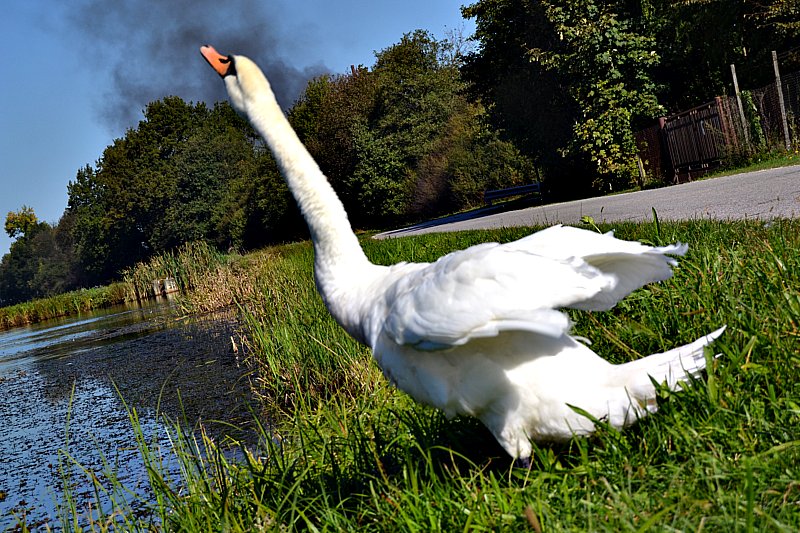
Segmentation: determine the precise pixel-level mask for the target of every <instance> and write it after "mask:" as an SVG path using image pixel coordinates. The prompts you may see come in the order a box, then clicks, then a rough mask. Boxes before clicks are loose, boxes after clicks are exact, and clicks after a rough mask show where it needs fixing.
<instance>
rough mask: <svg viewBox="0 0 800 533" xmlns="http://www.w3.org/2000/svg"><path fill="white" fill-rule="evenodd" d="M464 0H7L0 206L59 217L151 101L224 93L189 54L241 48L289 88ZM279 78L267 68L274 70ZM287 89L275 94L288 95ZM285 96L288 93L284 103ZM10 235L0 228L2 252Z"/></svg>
mask: <svg viewBox="0 0 800 533" xmlns="http://www.w3.org/2000/svg"><path fill="white" fill-rule="evenodd" d="M465 3H469V2H466V1H461V0H398V1H395V0H388V1H381V0H377V1H376V0H372V1H369V0H260V1H259V0H235V1H218V2H211V1H209V0H191V1H190V0H172V1H161V2H158V1H145V0H134V1H130V0H129V1H122V0H116V1H114V2H106V1H105V0H82V1H71V2H60V1H58V0H7V1H6V2H4V3H3V16H2V17H0V43H2V50H3V61H2V72H3V73H2V76H0V102H2V105H0V216H2V220H3V221H5V216H6V213H8V212H9V211H16V210H18V209H19V208H20V207H22V206H23V205H27V206H30V207H32V208H33V209H34V211H35V212H36V214H37V216H38V217H39V219H40V220H44V221H47V222H51V223H56V222H57V221H58V219H59V218H60V216H61V214H62V213H63V211H64V208H65V207H66V205H67V183H68V182H69V181H70V180H73V179H74V178H75V174H76V172H77V170H78V169H79V168H82V167H83V166H85V165H87V164H89V165H94V164H95V163H96V161H97V160H98V159H99V158H100V156H101V155H102V153H103V149H104V148H105V147H106V146H108V145H109V144H111V142H112V141H113V139H114V138H117V137H121V136H123V135H124V133H125V130H126V129H127V128H128V127H135V126H136V123H137V122H138V120H139V119H140V118H141V110H142V109H143V108H144V106H145V105H146V104H147V102H149V101H152V100H155V99H157V98H160V97H163V96H167V95H170V94H175V95H177V96H180V97H182V98H184V99H185V100H188V101H198V100H206V101H216V100H221V99H223V98H224V94H223V92H222V84H221V83H218V80H217V79H215V77H214V76H213V75H212V73H211V72H210V71H209V70H208V69H207V67H206V65H205V64H204V63H203V60H202V58H201V56H200V54H199V52H198V48H199V46H200V45H202V44H206V43H208V44H213V45H214V46H215V47H216V48H217V49H218V50H219V51H221V52H230V53H241V54H244V55H249V56H250V57H252V58H253V59H255V60H257V61H258V62H259V63H260V64H262V66H265V68H266V69H267V71H268V73H269V75H270V78H271V79H272V78H280V79H283V82H280V81H279V82H278V85H281V86H282V89H279V88H278V87H276V92H279V98H280V97H281V95H280V92H283V93H284V94H286V95H290V94H293V93H296V92H297V91H298V90H299V89H298V87H302V85H303V83H304V81H305V79H307V78H308V77H310V76H313V75H315V74H319V73H321V72H324V71H327V72H335V73H344V72H347V71H348V70H349V67H350V65H351V64H355V65H359V64H362V65H366V66H372V64H373V63H374V52H375V51H378V50H382V49H384V48H386V47H387V46H390V45H391V44H393V43H396V42H397V41H399V40H400V38H401V37H402V35H403V34H404V33H407V32H410V31H413V30H415V29H425V30H428V31H430V32H431V33H432V34H433V35H434V36H436V37H437V38H445V37H447V36H448V32H452V31H454V30H459V29H460V30H461V31H462V32H463V34H464V35H470V34H471V33H472V31H473V29H474V24H473V23H472V21H465V20H463V19H462V18H461V12H460V6H461V5H463V4H465ZM273 85H275V80H273ZM287 99H290V97H289V96H284V100H287ZM290 103H291V102H283V104H284V105H285V106H288V105H289V104H290ZM10 244H11V239H9V238H8V236H7V235H6V234H5V232H2V234H0V255H2V254H5V253H7V252H8V248H9V246H10Z"/></svg>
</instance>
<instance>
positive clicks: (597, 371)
mask: <svg viewBox="0 0 800 533" xmlns="http://www.w3.org/2000/svg"><path fill="white" fill-rule="evenodd" d="M202 53H203V55H204V57H205V58H206V60H208V62H209V63H210V64H211V65H212V66H213V67H214V68H215V70H217V72H218V73H219V74H220V75H221V76H222V77H223V79H224V81H225V85H226V87H227V89H228V93H229V95H230V97H231V101H232V103H233V105H234V107H235V108H236V109H237V110H239V111H240V112H243V113H244V114H245V115H246V116H247V117H248V118H249V120H250V122H251V123H252V124H253V126H254V127H255V128H256V130H258V132H259V133H260V134H261V135H262V136H263V137H264V139H265V140H266V142H267V144H268V145H269V147H270V149H271V150H272V152H273V154H274V156H275V159H276V160H277V162H278V164H279V166H280V168H281V170H282V172H283V175H284V177H285V179H286V181H287V183H288V185H289V188H290V190H291V191H292V194H293V195H294V197H295V199H296V200H297V203H298V205H299V206H300V209H301V211H302V213H303V216H304V217H305V219H306V222H307V223H308V226H309V229H310V232H311V238H312V241H313V243H314V251H315V260H314V268H315V280H316V284H317V288H318V290H319V292H320V294H321V295H322V298H323V300H324V302H325V304H326V306H327V307H328V309H329V310H330V312H331V314H332V315H333V317H334V318H335V319H336V320H337V321H338V322H339V324H341V325H342V327H343V328H344V329H345V330H346V331H347V332H348V333H349V334H350V335H352V336H353V337H355V338H356V339H358V340H359V341H361V342H362V343H364V344H366V345H367V346H369V347H370V348H371V349H372V352H373V355H374V357H375V359H376V361H377V362H378V364H379V365H380V367H381V368H382V370H383V372H384V374H385V375H386V377H387V378H389V379H390V380H391V381H392V382H394V383H395V384H396V385H397V386H398V387H399V388H400V389H402V390H403V391H405V392H407V393H408V394H410V395H411V396H412V397H413V398H414V399H416V400H417V401H420V402H424V403H426V404H429V405H432V406H435V407H437V408H439V409H441V410H443V411H444V412H445V413H446V414H447V415H448V416H453V415H457V414H468V415H472V416H475V417H477V418H479V419H480V420H481V421H482V422H483V423H484V424H485V425H486V426H487V427H488V428H489V430H490V431H491V432H492V433H493V434H494V436H495V437H496V438H497V440H498V441H499V442H500V444H501V445H502V446H503V447H504V448H505V450H506V451H507V452H508V453H509V454H510V455H511V456H512V457H515V458H521V459H523V460H524V459H526V458H528V457H529V456H530V454H531V450H532V448H531V444H530V441H531V440H565V439H569V438H571V437H572V436H573V435H585V434H589V433H591V432H592V431H594V424H593V423H592V421H591V420H590V419H589V418H587V417H586V416H583V415H581V414H579V413H578V412H576V410H575V409H573V408H572V407H571V406H576V407H579V408H581V409H583V410H585V411H586V412H588V413H589V414H591V415H592V416H593V417H594V418H596V419H603V420H607V422H608V423H609V424H611V425H612V426H614V427H617V428H621V427H624V426H627V425H629V424H631V423H633V422H635V421H636V420H637V419H638V418H639V417H642V416H645V415H646V414H647V413H649V412H653V411H655V409H656V401H655V396H656V395H655V387H654V386H653V383H652V381H651V377H652V378H653V379H655V381H656V382H666V383H667V385H668V386H670V387H673V388H675V387H677V386H679V382H680V381H683V380H686V379H687V378H688V376H693V375H696V374H697V373H699V372H700V371H702V370H703V368H704V367H705V358H704V354H703V349H704V347H705V346H706V345H708V344H709V343H711V342H712V341H713V340H714V339H715V338H716V337H718V336H719V335H720V334H721V332H722V329H720V330H717V331H715V332H713V333H711V334H710V335H707V336H705V337H703V338H701V339H699V340H697V341H695V342H694V343H692V344H689V345H686V346H683V347H680V348H677V349H674V350H671V351H668V352H666V353H663V354H655V355H651V356H649V357H646V358H644V359H641V360H637V361H633V362H630V363H626V364H622V365H612V364H610V363H608V362H607V361H605V360H604V359H602V358H600V357H599V356H597V355H596V354H595V353H594V352H593V351H592V350H590V349H589V348H588V347H587V346H585V345H584V344H582V343H580V342H578V341H577V340H575V339H574V338H573V337H571V336H570V335H569V329H570V322H569V319H568V318H567V316H566V315H565V314H564V313H563V312H561V311H559V310H558V309H560V308H563V307H571V308H576V309H584V310H605V309H609V308H611V307H613V306H614V305H615V304H616V302H618V301H619V300H620V299H622V298H624V297H625V296H626V295H627V294H629V293H630V292H631V291H633V290H635V289H637V288H639V287H641V286H642V285H645V284H647V283H651V282H655V281H661V280H664V279H667V278H669V277H670V276H671V275H672V269H671V267H672V266H674V265H675V261H674V260H673V259H671V258H670V257H669V255H683V254H684V253H685V252H686V249H687V247H686V246H685V245H680V244H678V245H671V246H664V247H650V246H645V245H643V244H640V243H636V242H629V241H622V240H619V239H616V238H614V237H613V236H612V235H611V234H605V235H601V234H598V233H595V232H590V231H586V230H581V229H576V228H570V227H562V226H554V227H552V228H548V229H546V230H543V231H540V232H537V233H534V234H532V235H529V236H528V237H525V238H523V239H520V240H518V241H515V242H511V243H508V244H502V245H501V244H497V243H487V244H480V245H477V246H473V247H470V248H467V249H465V250H461V251H458V252H454V253H451V254H449V255H446V256H444V257H442V258H440V259H439V260H438V261H436V262H434V263H430V264H427V263H425V264H419V263H400V264H397V265H393V266H389V267H387V266H379V265H374V264H372V263H370V262H369V260H368V259H367V257H366V256H365V255H364V253H363V251H362V250H361V247H360V245H359V243H358V240H357V238H356V237H355V235H354V233H353V231H352V229H351V227H350V223H349V221H348V218H347V214H346V213H345V210H344V207H343V206H342V203H341V202H340V201H339V199H338V197H337V196H336V193H335V192H334V191H333V189H332V188H331V186H330V184H329V183H328V181H327V179H326V178H325V176H324V175H323V174H322V172H321V171H320V169H319V167H318V166H317V164H316V162H315V161H314V160H313V158H312V157H311V155H310V154H309V153H308V152H307V150H306V149H305V147H304V146H303V145H302V143H301V142H300V140H299V139H298V137H297V135H296V134H295V132H294V131H293V130H292V128H291V126H290V124H289V123H288V121H287V120H286V118H285V117H284V115H283V112H282V111H281V109H280V107H279V106H278V105H277V103H276V101H275V97H274V96H273V93H272V90H271V89H270V86H269V83H268V82H267V80H266V78H265V77H264V75H263V73H262V72H261V71H260V70H259V68H258V67H257V66H256V65H255V64H254V63H253V62H252V61H250V60H249V59H247V58H246V57H242V56H227V57H225V56H221V55H219V54H218V53H217V52H216V51H214V49H213V48H211V47H203V49H202Z"/></svg>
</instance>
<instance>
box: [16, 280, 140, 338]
mask: <svg viewBox="0 0 800 533" xmlns="http://www.w3.org/2000/svg"><path fill="white" fill-rule="evenodd" d="M128 299H129V286H128V285H127V284H126V283H112V284H111V285H106V286H104V287H94V288H91V289H81V290H78V291H72V292H67V293H64V294H59V295H57V296H53V297H51V298H41V299H38V300H31V301H30V302H23V303H20V304H16V305H11V306H8V307H0V330H5V329H10V328H15V327H19V326H25V325H28V324H35V323H37V322H42V321H44V320H50V319H52V318H60V317H63V316H69V315H75V314H79V313H86V312H89V311H91V310H93V309H101V308H105V307H111V306H112V305H117V304H121V303H124V302H125V301H127V300H128Z"/></svg>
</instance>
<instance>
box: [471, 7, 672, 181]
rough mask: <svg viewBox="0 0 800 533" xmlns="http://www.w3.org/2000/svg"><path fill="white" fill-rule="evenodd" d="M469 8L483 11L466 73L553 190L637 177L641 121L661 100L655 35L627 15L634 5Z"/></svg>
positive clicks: (479, 13) (478, 16) (476, 15)
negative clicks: (636, 135)
mask: <svg viewBox="0 0 800 533" xmlns="http://www.w3.org/2000/svg"><path fill="white" fill-rule="evenodd" d="M463 13H464V15H465V16H466V17H469V18H475V19H476V28H477V30H476V35H475V38H476V40H477V41H478V42H479V45H480V46H479V48H478V50H477V51H476V52H473V53H472V54H471V55H469V56H468V57H467V60H466V64H465V66H464V69H463V70H464V73H465V76H466V77H467V79H469V80H470V81H471V82H473V84H474V89H475V91H476V96H478V97H480V98H482V99H483V100H484V101H486V102H488V103H490V111H491V114H492V117H493V119H494V122H495V123H496V124H497V125H499V126H500V127H502V128H504V129H506V130H507V131H508V134H509V135H510V137H511V138H512V139H514V140H515V141H516V142H517V143H518V144H519V146H520V148H521V149H522V150H523V151H525V152H526V153H529V154H530V155H532V156H533V157H535V158H536V160H537V161H538V162H539V163H540V164H541V165H542V166H543V167H544V170H545V173H546V175H547V177H548V178H549V181H550V186H551V188H553V189H555V190H556V191H557V192H561V193H562V194H575V193H576V192H578V193H581V192H582V193H583V194H585V193H587V192H588V187H589V186H592V187H593V188H594V189H598V188H603V187H605V188H606V189H607V187H608V186H609V185H612V186H614V187H618V186H625V185H627V184H628V182H629V181H630V179H631V176H632V171H633V169H634V168H635V154H636V150H635V145H634V142H633V136H632V132H631V128H632V123H633V122H634V121H635V120H636V119H637V118H638V117H641V116H653V115H654V114H655V113H657V112H658V111H659V107H658V105H657V101H656V98H655V95H654V91H655V85H654V83H653V82H652V81H651V78H650V75H649V71H650V69H651V68H652V67H653V66H654V64H655V63H656V61H657V55H656V54H654V52H653V44H654V43H653V42H652V39H651V38H649V37H648V36H646V35H643V34H641V33H639V32H638V31H637V30H636V27H635V25H634V24H633V23H632V22H631V21H630V20H629V19H628V18H626V17H628V16H629V12H628V10H627V6H626V5H625V3H624V2H611V3H599V2H596V1H595V0H558V1H546V0H525V1H511V0H481V1H479V2H477V3H475V4H473V5H470V6H468V7H466V8H464V10H463ZM579 176H581V177H583V176H588V177H590V178H591V179H588V180H587V179H585V178H583V179H581V178H579Z"/></svg>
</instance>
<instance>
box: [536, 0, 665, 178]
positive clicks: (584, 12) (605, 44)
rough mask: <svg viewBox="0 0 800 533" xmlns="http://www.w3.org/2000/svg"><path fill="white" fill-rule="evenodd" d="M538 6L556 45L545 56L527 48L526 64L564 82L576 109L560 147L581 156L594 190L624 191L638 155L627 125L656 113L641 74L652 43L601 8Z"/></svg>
mask: <svg viewBox="0 0 800 533" xmlns="http://www.w3.org/2000/svg"><path fill="white" fill-rule="evenodd" d="M543 3H544V4H545V13H546V15H547V18H548V20H549V21H550V23H551V24H552V25H553V29H554V31H555V32H556V33H557V34H558V36H559V41H560V42H559V45H558V47H556V48H554V49H551V50H544V49H539V48H535V49H532V50H531V51H530V55H531V60H532V61H534V62H538V63H540V64H541V65H543V66H544V67H545V68H546V69H548V70H554V71H556V72H557V73H558V76H559V78H561V79H563V80H568V81H567V84H568V85H569V87H570V94H571V95H572V97H573V98H574V99H575V102H576V104H577V107H578V108H579V109H580V110H581V113H580V115H579V116H578V117H577V120H576V122H575V124H574V126H573V132H574V138H573V141H572V143H571V145H570V146H569V148H566V147H565V149H567V150H570V151H574V150H577V151H578V152H582V153H584V154H585V155H586V156H588V158H589V160H590V162H591V165H592V166H593V167H595V169H596V172H597V174H598V177H597V178H596V180H595V183H594V186H595V188H597V189H603V188H607V189H608V190H612V189H613V190H616V189H621V188H625V187H628V186H629V185H630V184H631V182H632V181H633V179H634V176H635V175H636V157H637V154H638V148H637V147H636V142H635V139H634V137H633V120H634V118H641V117H648V118H651V117H655V116H657V115H658V114H659V113H660V112H662V111H663V110H662V109H661V107H660V106H659V105H658V103H657V101H656V97H655V94H654V92H655V84H654V83H653V82H652V80H651V79H650V74H649V70H650V69H651V68H652V67H653V66H654V65H656V64H657V63H658V56H657V55H656V53H655V51H654V45H655V42H654V40H653V39H652V38H651V37H647V36H643V35H640V34H638V33H637V32H636V31H634V30H633V29H632V27H631V23H630V22H628V21H627V20H624V19H621V18H620V17H619V15H617V14H616V13H614V12H613V11H612V10H611V9H610V8H609V7H608V6H607V4H605V3H597V2H595V0H560V1H557V2H543ZM573 157H574V155H573Z"/></svg>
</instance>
